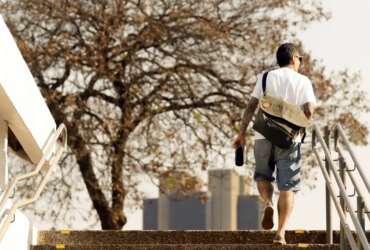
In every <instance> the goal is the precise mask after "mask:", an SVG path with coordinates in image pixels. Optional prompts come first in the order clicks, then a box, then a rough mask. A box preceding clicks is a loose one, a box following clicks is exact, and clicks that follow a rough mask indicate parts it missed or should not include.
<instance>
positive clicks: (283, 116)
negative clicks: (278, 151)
mask: <svg viewBox="0 0 370 250" xmlns="http://www.w3.org/2000/svg"><path fill="white" fill-rule="evenodd" d="M267 74H268V72H265V73H264V74H263V77H262V89H263V97H262V98H261V99H260V101H259V110H258V112H257V115H256V119H255V121H254V124H253V129H254V130H256V131H257V132H259V133H260V134H262V135H263V136H264V137H266V139H268V140H269V141H270V142H271V143H272V144H274V145H276V146H278V147H280V148H285V149H288V148H290V146H291V145H292V144H293V143H294V141H295V138H296V137H297V136H298V135H299V134H300V133H301V132H303V137H302V142H303V140H304V137H305V128H306V127H308V126H310V122H309V120H308V119H307V117H306V115H305V114H304V112H303V110H302V109H301V107H299V106H298V105H295V104H291V103H288V102H286V101H284V100H282V99H281V98H278V97H274V96H268V95H266V78H267Z"/></svg>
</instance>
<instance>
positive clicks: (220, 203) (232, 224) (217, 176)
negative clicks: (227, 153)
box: [207, 169, 247, 230]
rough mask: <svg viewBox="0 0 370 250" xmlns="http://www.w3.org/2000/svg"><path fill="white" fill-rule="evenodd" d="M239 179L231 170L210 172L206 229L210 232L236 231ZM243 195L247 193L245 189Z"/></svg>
mask: <svg viewBox="0 0 370 250" xmlns="http://www.w3.org/2000/svg"><path fill="white" fill-rule="evenodd" d="M239 181H240V177H239V175H238V173H237V172H236V171H235V170H233V169H215V170H210V171H209V174H208V190H209V191H210V192H211V194H212V195H211V200H210V206H209V211H208V213H207V216H208V219H207V228H209V229H211V230H237V229H238V225H237V223H238V217H237V205H238V203H237V201H238V196H239V193H240V188H241V185H240V183H239ZM242 192H243V193H246V192H247V191H246V190H245V188H243V190H242Z"/></svg>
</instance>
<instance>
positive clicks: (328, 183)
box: [312, 125, 370, 250]
mask: <svg viewBox="0 0 370 250" xmlns="http://www.w3.org/2000/svg"><path fill="white" fill-rule="evenodd" d="M338 132H339V133H340V131H339V130H338ZM342 132H343V131H342ZM342 135H343V136H344V133H342ZM312 137H313V138H312V150H313V152H314V154H315V156H316V158H317V161H318V163H319V166H320V169H321V171H322V173H323V175H324V178H325V182H326V186H327V188H328V190H329V193H330V197H331V198H332V200H333V202H334V205H335V208H336V210H337V212H338V215H339V218H340V221H341V224H342V226H343V227H342V228H343V230H344V233H345V235H346V236H347V239H348V242H349V244H350V246H351V248H352V249H358V247H357V245H356V242H355V240H354V238H353V235H352V232H351V229H350V227H349V224H348V222H347V218H346V216H345V210H344V209H342V207H341V206H340V204H339V201H338V200H337V199H336V195H335V192H334V186H333V182H332V181H331V179H330V177H329V173H328V171H327V170H326V168H325V167H324V164H323V163H322V161H321V158H320V155H319V152H318V149H317V147H316V138H317V139H318V142H319V143H320V145H321V147H322V149H323V150H324V153H325V158H326V160H327V163H328V166H329V169H330V170H331V172H332V173H333V176H334V179H335V181H336V184H337V186H338V188H339V190H340V192H341V194H343V195H342V196H343V197H342V199H343V201H344V204H345V205H346V207H347V208H348V212H349V214H350V217H351V219H352V222H353V225H354V226H355V229H356V233H357V236H358V239H359V240H360V243H361V245H362V247H363V249H365V250H370V246H369V243H368V241H367V238H366V235H365V232H364V229H363V228H362V226H361V223H360V222H359V220H358V218H357V217H356V215H355V212H354V209H353V208H352V205H351V204H350V201H349V199H348V197H347V195H345V194H346V188H345V185H344V183H343V181H342V180H341V178H340V176H339V174H338V173H337V171H336V170H335V167H334V162H333V159H332V158H331V155H330V151H329V148H328V146H327V144H326V143H325V141H324V138H323V136H322V134H321V131H320V129H319V127H318V126H317V125H314V126H313V136H312ZM344 137H345V136H344ZM347 142H348V141H347ZM347 148H350V146H349V144H347ZM352 153H353V152H352ZM353 155H354V154H353ZM356 160H357V159H356ZM357 162H358V161H357ZM365 179H366V178H365ZM356 185H357V184H356ZM359 195H361V193H359Z"/></svg>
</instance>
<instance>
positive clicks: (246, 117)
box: [234, 97, 258, 148]
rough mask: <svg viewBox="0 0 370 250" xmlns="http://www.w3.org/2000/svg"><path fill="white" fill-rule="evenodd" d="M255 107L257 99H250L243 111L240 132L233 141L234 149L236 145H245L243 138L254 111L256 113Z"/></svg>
mask: <svg viewBox="0 0 370 250" xmlns="http://www.w3.org/2000/svg"><path fill="white" fill-rule="evenodd" d="M257 106H258V99H257V98H255V97H252V98H251V99H250V101H249V102H248V106H247V108H246V109H245V111H244V114H243V118H242V124H241V127H240V132H239V134H238V136H237V137H236V139H235V141H234V148H236V147H237V146H238V145H245V136H246V133H247V128H248V125H249V123H250V122H251V120H252V118H253V115H254V111H256V108H257Z"/></svg>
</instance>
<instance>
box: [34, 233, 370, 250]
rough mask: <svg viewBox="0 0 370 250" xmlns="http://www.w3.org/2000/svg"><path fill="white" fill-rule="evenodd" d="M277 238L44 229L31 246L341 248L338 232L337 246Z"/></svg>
mask: <svg viewBox="0 0 370 250" xmlns="http://www.w3.org/2000/svg"><path fill="white" fill-rule="evenodd" d="M273 237H274V232H273V231H68V230H63V231H41V232H39V234H38V243H37V244H38V245H35V246H33V247H32V248H31V249H32V250H52V249H53V250H54V249H66V250H116V249H117V250H118V249H120V250H121V249H138V250H141V249H153V250H160V249H176V250H181V249H189V250H190V249H191V250H193V249H194V250H195V249H199V250H200V249H201V250H205V249H223V250H228V249H230V250H231V249H233V250H234V249H263V250H268V249H302V248H306V249H339V245H338V241H339V233H338V232H334V235H333V238H334V242H335V244H333V245H328V244H325V232H324V231H301V230H300V231H288V232H287V235H286V240H287V242H288V243H289V244H288V245H286V246H277V245H272V244H271V242H272V239H273ZM367 237H368V239H369V240H370V232H368V234H367Z"/></svg>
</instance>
